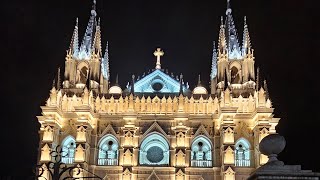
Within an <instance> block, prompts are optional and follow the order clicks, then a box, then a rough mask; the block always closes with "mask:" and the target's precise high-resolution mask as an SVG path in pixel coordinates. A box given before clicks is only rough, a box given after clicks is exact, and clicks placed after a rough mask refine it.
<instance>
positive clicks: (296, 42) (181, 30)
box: [0, 0, 320, 175]
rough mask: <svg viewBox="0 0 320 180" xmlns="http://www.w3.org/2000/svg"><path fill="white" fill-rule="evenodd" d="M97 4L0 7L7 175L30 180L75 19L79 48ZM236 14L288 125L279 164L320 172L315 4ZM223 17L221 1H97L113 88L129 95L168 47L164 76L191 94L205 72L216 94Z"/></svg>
mask: <svg viewBox="0 0 320 180" xmlns="http://www.w3.org/2000/svg"><path fill="white" fill-rule="evenodd" d="M91 5H92V2H91V1H90V0H68V1H35V0H31V1H20V2H18V0H11V1H6V2H2V4H1V17H2V18H1V24H2V25H1V30H0V31H4V32H1V35H2V38H1V39H2V41H1V54H2V56H1V62H2V67H1V71H0V73H1V81H0V82H1V84H2V85H1V100H4V101H1V102H2V105H1V111H2V113H1V114H2V116H1V123H2V124H1V125H2V126H1V127H2V128H1V130H0V131H1V132H0V133H1V134H0V135H1V137H2V138H1V140H2V141H1V144H0V152H1V156H2V157H1V164H2V165H1V168H0V175H1V174H7V175H10V174H11V175H13V174H14V175H27V174H31V173H32V167H33V166H34V165H35V163H36V157H37V150H38V142H39V137H38V129H39V124H38V121H37V118H36V116H37V115H40V113H41V111H40V106H41V105H45V101H46V99H47V98H48V96H49V90H50V88H51V86H52V80H53V79H54V77H55V76H56V72H57V68H58V67H63V66H64V61H65V55H66V50H67V49H68V47H69V44H70V39H71V36H72V32H73V29H74V25H75V21H76V17H79V36H80V40H82V36H83V34H84V31H85V28H86V25H87V22H88V19H89V15H90V9H91ZM231 7H232V9H233V11H232V14H233V17H234V19H235V23H236V27H237V30H238V36H239V38H240V39H242V31H243V16H247V23H248V26H249V32H250V36H251V43H252V46H253V48H254V50H255V51H254V52H255V58H256V59H255V62H256V67H257V66H259V67H260V72H261V77H262V78H263V79H266V80H267V82H268V88H269V93H270V96H271V100H272V102H273V107H274V108H275V117H280V118H281V120H280V123H279V125H278V126H277V128H276V129H277V131H278V133H280V134H281V135H283V136H284V137H285V138H286V141H287V146H286V148H285V150H284V152H282V153H281V154H280V160H283V161H284V162H285V163H286V164H302V168H303V169H311V170H314V171H320V165H319V161H320V153H319V152H320V151H319V150H318V149H316V148H315V147H314V146H315V145H318V143H319V142H320V140H319V139H320V135H319V125H320V116H319V110H318V109H317V108H318V107H319V100H320V98H319V93H318V92H317V90H318V89H317V88H316V86H317V84H318V82H319V68H318V67H319V65H320V63H319V60H320V59H319V51H320V47H319V41H320V38H319V32H320V31H319V28H318V27H317V26H318V25H317V22H318V20H316V19H318V18H317V16H318V11H317V10H316V9H315V8H313V7H315V5H314V4H312V3H310V2H307V1H289V0H281V1H280V0H269V1H257V0H232V1H231ZM225 10H226V1H224V0H210V1H209V0H207V1H204V0H202V1H200V0H198V1H191V0H184V1H173V0H162V1H154V0H148V1H141V0H135V1H118V0H112V1H110V0H104V1H102V0H97V12H98V16H100V17H101V26H102V27H101V28H102V44H103V47H105V44H106V41H109V57H110V71H111V82H114V81H115V76H116V74H119V82H120V84H121V86H122V87H124V86H125V85H126V83H127V82H128V81H129V80H130V77H131V74H135V75H142V73H143V72H146V71H147V70H149V69H152V68H154V66H155V61H156V60H155V57H154V56H153V52H154V50H155V49H156V48H157V47H161V48H162V49H163V50H164V52H165V55H164V56H163V58H162V68H165V69H169V71H170V72H174V73H175V74H180V73H182V74H183V75H184V80H185V81H187V82H189V85H190V88H194V86H195V85H196V83H197V76H198V74H201V78H202V83H203V84H206V85H207V87H208V88H209V86H208V81H209V73H210V66H211V56H212V44H213V41H216V42H217V41H218V33H219V26H220V16H222V15H225ZM240 42H242V40H240ZM17 169H19V171H17Z"/></svg>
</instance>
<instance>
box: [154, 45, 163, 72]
mask: <svg viewBox="0 0 320 180" xmlns="http://www.w3.org/2000/svg"><path fill="white" fill-rule="evenodd" d="M153 55H154V56H156V57H157V63H156V69H161V62H160V57H161V56H163V55H164V52H163V51H162V50H161V48H157V50H156V51H154V53H153Z"/></svg>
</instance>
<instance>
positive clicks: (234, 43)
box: [225, 0, 242, 59]
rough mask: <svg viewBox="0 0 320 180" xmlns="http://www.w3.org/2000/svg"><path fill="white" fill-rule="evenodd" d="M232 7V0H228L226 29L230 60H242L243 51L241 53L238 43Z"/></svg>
mask: <svg viewBox="0 0 320 180" xmlns="http://www.w3.org/2000/svg"><path fill="white" fill-rule="evenodd" d="M231 12H232V10H231V6H230V0H227V10H226V15H227V18H226V23H225V29H226V39H227V43H228V55H229V59H241V58H242V57H241V51H240V45H239V42H238V35H237V29H236V26H235V24H234V21H233V17H232V14H231Z"/></svg>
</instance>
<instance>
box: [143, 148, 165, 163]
mask: <svg viewBox="0 0 320 180" xmlns="http://www.w3.org/2000/svg"><path fill="white" fill-rule="evenodd" d="M163 157H164V156H163V150H162V149H161V148H160V147H158V146H153V147H151V148H149V149H148V151H147V159H148V160H149V161H150V162H152V163H158V162H160V161H161V160H162V159H163Z"/></svg>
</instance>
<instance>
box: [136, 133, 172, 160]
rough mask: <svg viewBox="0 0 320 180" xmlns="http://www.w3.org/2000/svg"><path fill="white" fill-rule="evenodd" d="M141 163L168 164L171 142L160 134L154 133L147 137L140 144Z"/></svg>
mask: <svg viewBox="0 0 320 180" xmlns="http://www.w3.org/2000/svg"><path fill="white" fill-rule="evenodd" d="M139 157H140V158H139V160H140V164H143V165H168V164H169V144H168V142H167V140H166V139H165V138H164V137H163V136H162V135H160V134H157V133H154V134H151V135H149V136H148V137H146V138H145V139H144V140H143V141H142V143H141V145H140V156H139Z"/></svg>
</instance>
